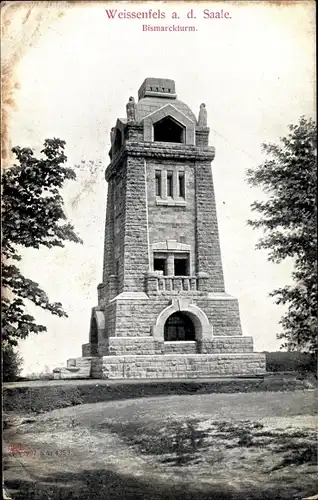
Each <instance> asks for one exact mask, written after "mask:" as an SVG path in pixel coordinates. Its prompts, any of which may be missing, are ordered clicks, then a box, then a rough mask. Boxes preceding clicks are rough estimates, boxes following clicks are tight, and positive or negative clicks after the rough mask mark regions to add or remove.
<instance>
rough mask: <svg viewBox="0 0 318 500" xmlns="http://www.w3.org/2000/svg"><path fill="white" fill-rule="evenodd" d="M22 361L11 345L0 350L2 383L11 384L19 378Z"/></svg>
mask: <svg viewBox="0 0 318 500" xmlns="http://www.w3.org/2000/svg"><path fill="white" fill-rule="evenodd" d="M22 362H23V359H22V358H21V357H20V356H19V353H18V352H17V351H15V350H14V348H13V347H12V346H11V345H6V346H4V347H3V348H2V378H3V381H4V382H12V381H15V380H17V379H18V378H19V375H20V372H21V369H22Z"/></svg>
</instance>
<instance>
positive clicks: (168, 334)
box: [164, 311, 195, 342]
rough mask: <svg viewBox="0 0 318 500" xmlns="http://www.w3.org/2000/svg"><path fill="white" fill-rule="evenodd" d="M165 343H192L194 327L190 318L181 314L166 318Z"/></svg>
mask: <svg viewBox="0 0 318 500" xmlns="http://www.w3.org/2000/svg"><path fill="white" fill-rule="evenodd" d="M164 340H165V342H175V341H178V340H181V341H194V340H195V327H194V324H193V322H192V320H191V318H190V317H189V316H188V315H187V314H185V313H183V312H180V311H178V312H175V313H173V314H171V316H169V317H168V319H167V320H166V322H165V326H164Z"/></svg>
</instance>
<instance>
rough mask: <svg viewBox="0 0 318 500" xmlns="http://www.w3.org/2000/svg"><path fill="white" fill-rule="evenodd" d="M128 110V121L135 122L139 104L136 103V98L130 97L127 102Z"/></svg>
mask: <svg viewBox="0 0 318 500" xmlns="http://www.w3.org/2000/svg"><path fill="white" fill-rule="evenodd" d="M126 111H127V122H135V121H136V114H137V113H136V112H137V106H136V103H135V99H134V98H133V97H129V101H128V103H127V104H126Z"/></svg>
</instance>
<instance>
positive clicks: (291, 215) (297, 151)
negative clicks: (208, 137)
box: [247, 116, 318, 352]
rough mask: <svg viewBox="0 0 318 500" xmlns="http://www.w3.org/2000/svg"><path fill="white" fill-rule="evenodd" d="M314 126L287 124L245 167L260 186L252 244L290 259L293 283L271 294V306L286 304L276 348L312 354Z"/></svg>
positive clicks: (314, 303) (314, 328)
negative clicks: (254, 163) (258, 234)
mask: <svg viewBox="0 0 318 500" xmlns="http://www.w3.org/2000/svg"><path fill="white" fill-rule="evenodd" d="M316 134H317V131H316V124H315V122H314V121H313V120H312V119H311V118H305V117H303V116H302V117H301V118H300V120H299V123H298V124H297V125H290V126H289V133H288V135H287V137H283V138H281V139H280V144H263V145H262V149H263V152H264V153H265V154H266V155H267V159H266V160H265V161H264V163H263V164H262V165H260V166H258V167H256V168H255V169H249V170H248V171H247V182H248V183H249V184H250V185H251V186H258V187H261V188H262V189H263V190H264V192H265V193H266V194H267V199H266V201H255V202H254V203H253V204H252V205H251V208H252V211H254V212H256V213H258V215H259V218H258V219H257V220H249V221H248V224H249V225H250V226H252V227H253V228H257V229H258V228H261V229H263V230H264V236H263V237H262V238H261V239H260V240H259V242H258V245H257V248H263V249H266V250H268V251H269V255H268V259H269V260H270V261H273V262H277V263H279V262H281V261H283V260H284V259H287V258H291V259H292V262H293V266H294V267H293V272H292V281H293V285H292V286H290V285H288V286H285V287H283V288H280V289H277V290H274V291H273V292H271V294H270V295H271V296H272V297H275V302H276V304H283V305H287V306H288V307H287V312H286V313H285V315H284V316H283V317H282V319H281V321H280V324H281V325H282V330H283V331H282V333H280V334H278V338H280V339H283V340H285V343H284V344H283V346H282V347H287V348H288V349H289V350H302V351H308V352H315V350H316V348H317V344H316V342H317V333H318V332H317V260H316V257H317V255H316V250H317V227H316V225H317V224H316V223H317V203H316V183H317V171H316V158H317V140H316Z"/></svg>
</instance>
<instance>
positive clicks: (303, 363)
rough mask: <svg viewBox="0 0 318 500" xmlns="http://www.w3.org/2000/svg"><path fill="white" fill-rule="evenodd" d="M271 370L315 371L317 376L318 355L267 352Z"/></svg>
mask: <svg viewBox="0 0 318 500" xmlns="http://www.w3.org/2000/svg"><path fill="white" fill-rule="evenodd" d="M265 354H266V370H267V371H269V372H289V371H294V372H299V373H314V374H315V376H317V355H315V354H309V353H303V352H296V351H292V352H289V351H287V352H283V351H278V352H265Z"/></svg>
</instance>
